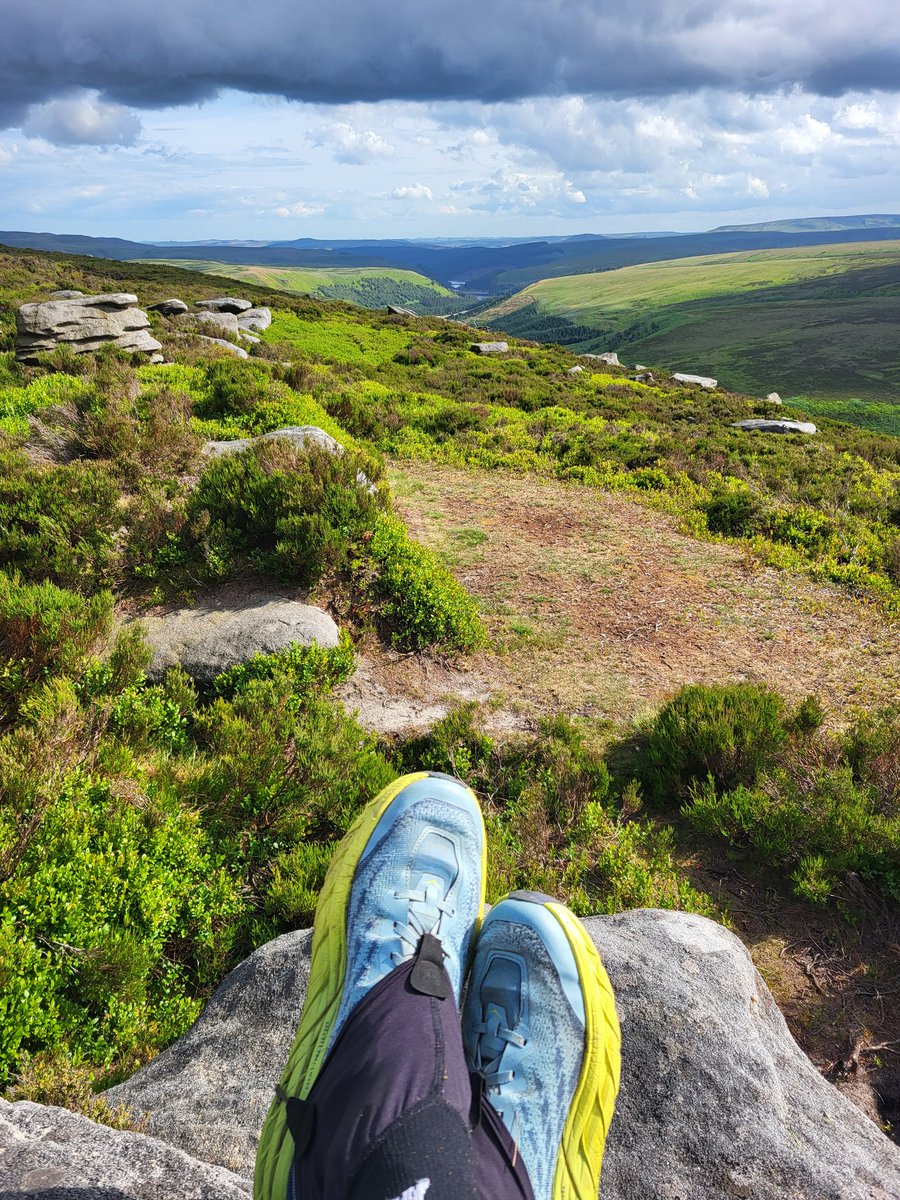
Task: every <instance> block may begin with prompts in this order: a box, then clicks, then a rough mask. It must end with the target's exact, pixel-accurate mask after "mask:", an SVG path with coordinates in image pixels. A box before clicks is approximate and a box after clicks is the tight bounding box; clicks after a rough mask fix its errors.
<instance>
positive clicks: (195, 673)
mask: <svg viewBox="0 0 900 1200" xmlns="http://www.w3.org/2000/svg"><path fill="white" fill-rule="evenodd" d="M143 623H144V626H145V628H146V630H147V642H148V644H149V646H150V647H151V649H152V650H153V660H152V662H151V664H150V668H149V671H148V677H149V678H152V679H155V680H158V679H161V678H162V677H163V675H164V674H165V673H166V671H167V670H168V669H169V667H174V666H176V665H177V664H179V663H180V664H181V666H182V667H183V668H184V670H185V671H187V673H188V675H190V676H191V678H192V679H196V680H197V682H198V683H201V684H209V683H212V681H213V680H214V679H215V677H216V676H217V675H220V674H221V673H222V671H227V670H228V668H229V667H233V666H236V665H237V664H238V663H243V662H246V661H247V659H248V658H252V656H253V655H254V654H274V653H275V651H277V650H286V649H287V648H288V646H292V645H295V644H299V645H301V646H309V645H311V644H312V643H315V644H316V645H319V646H336V645H337V644H338V627H337V625H335V623H334V621H333V620H332V619H331V617H330V616H329V615H328V613H327V612H324V611H323V610H322V609H321V608H314V607H313V606H312V605H311V604H301V603H300V602H299V601H297V600H286V599H285V598H284V597H283V596H256V597H254V598H253V599H252V600H251V601H250V602H248V603H247V604H245V605H243V606H242V607H239V608H234V607H231V608H227V607H225V606H224V605H223V606H220V607H217V606H215V605H213V604H206V605H203V606H200V605H198V606H197V607H196V608H182V609H175V610H174V611H172V612H168V613H163V614H162V615H160V616H151V617H144V618H143Z"/></svg>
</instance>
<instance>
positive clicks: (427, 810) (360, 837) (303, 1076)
mask: <svg viewBox="0 0 900 1200" xmlns="http://www.w3.org/2000/svg"><path fill="white" fill-rule="evenodd" d="M485 856H486V843H485V834H484V821H483V819H482V816H481V809H480V808H479V805H478V801H477V800H476V799H475V796H474V794H473V793H472V792H471V791H470V790H469V788H467V787H466V786H465V784H463V783H460V781H459V780H458V779H453V778H452V777H451V776H449V775H440V774H435V773H429V772H426V771H420V772H418V773H417V774H414V775H404V776H403V777H402V778H400V779H397V780H395V781H394V783H392V784H390V785H389V786H388V787H387V788H385V789H384V791H382V792H381V793H380V794H379V795H378V796H377V797H376V798H375V799H374V800H373V801H371V803H370V804H368V805H367V806H366V808H365V809H364V810H363V812H362V813H361V815H360V816H359V817H358V818H357V820H356V822H355V823H354V824H353V826H352V827H351V829H350V830H349V831H348V832H347V834H346V835H345V836H344V838H343V840H342V841H341V843H340V845H339V846H338V848H337V850H336V851H335V854H334V858H333V859H332V860H331V865H330V866H329V868H328V874H327V875H326V877H325V883H324V885H323V887H322V892H321V894H320V896H319V902H318V905H317V907H316V919H315V928H314V932H313V948H312V961H311V964H310V973H309V985H308V988H307V993H306V1002H305V1004H304V1006H303V1014H302V1016H301V1019H300V1027H299V1029H298V1031H297V1036H296V1039H295V1041H294V1045H293V1048H292V1050H291V1053H290V1056H289V1058H288V1062H287V1066H286V1068H285V1071H284V1074H283V1076H282V1079H281V1083H280V1085H279V1088H278V1097H277V1098H276V1100H275V1101H274V1102H273V1104H272V1107H271V1108H270V1110H269V1115H268V1116H267V1117H266V1121H265V1124H264V1126H263V1131H262V1136H261V1138H260V1144H259V1149H258V1152H257V1160H256V1175H255V1187H254V1195H255V1197H256V1200H284V1197H285V1195H286V1194H287V1193H286V1190H285V1189H286V1187H287V1182H288V1178H289V1175H290V1169H291V1162H292V1159H293V1146H292V1139H291V1136H290V1134H289V1131H288V1127H287V1114H286V1106H287V1100H288V1098H289V1097H297V1098H298V1099H300V1100H305V1099H306V1097H307V1096H308V1095H309V1093H310V1091H311V1089H312V1086H313V1084H314V1083H315V1081H316V1077H317V1076H318V1074H319V1071H320V1070H321V1068H322V1064H323V1063H324V1061H325V1058H326V1055H327V1054H328V1051H329V1050H330V1049H331V1047H332V1046H333V1045H334V1043H335V1041H336V1039H337V1037H338V1035H339V1034H340V1031H341V1029H342V1028H343V1027H344V1024H345V1023H346V1021H347V1018H348V1016H349V1015H350V1013H351V1012H352V1010H353V1009H354V1008H355V1006H356V1005H357V1004H358V1003H359V1002H360V1001H361V1000H362V999H363V997H364V996H365V995H366V993H367V992H369V991H370V990H371V989H372V988H373V987H374V986H375V985H376V984H377V983H378V982H379V981H380V980H382V979H384V978H385V976H387V975H389V974H390V973H391V971H393V970H394V968H395V967H397V966H399V965H400V964H401V963H404V962H407V961H409V960H411V959H413V958H415V957H416V952H417V950H418V949H419V944H420V942H421V941H422V940H423V938H424V936H425V935H428V934H431V935H432V936H433V937H434V938H436V939H438V941H439V942H440V946H439V947H437V946H436V944H435V943H431V947H432V948H433V949H434V950H435V951H436V957H437V959H438V960H440V951H441V950H443V966H444V967H445V968H446V971H447V975H448V976H449V978H450V985H451V988H452V992H453V995H454V997H455V999H456V1003H457V1006H459V1002H460V993H461V991H462V981H463V977H464V975H465V971H466V966H467V964H468V961H469V958H470V953H471V950H472V946H473V942H474V937H475V935H476V933H477V931H478V928H479V926H480V923H481V917H482V913H483V910H484V880H485ZM418 969H419V968H418V964H417V967H416V970H418ZM426 969H428V968H427V966H426ZM435 970H436V971H437V973H438V974H440V979H441V981H442V982H443V986H444V987H446V978H445V977H444V976H443V973H442V972H440V971H439V965H438V964H435Z"/></svg>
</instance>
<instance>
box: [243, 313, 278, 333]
mask: <svg viewBox="0 0 900 1200" xmlns="http://www.w3.org/2000/svg"><path fill="white" fill-rule="evenodd" d="M271 324H272V310H271V308H248V309H247V311H246V312H242V313H241V314H240V316H239V317H238V325H240V327H241V329H255V330H256V332H257V333H262V331H263V330H264V329H268V328H269V326H270V325H271Z"/></svg>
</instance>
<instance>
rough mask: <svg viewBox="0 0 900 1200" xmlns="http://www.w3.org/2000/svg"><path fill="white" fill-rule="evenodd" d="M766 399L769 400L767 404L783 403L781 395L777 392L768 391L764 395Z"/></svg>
mask: <svg viewBox="0 0 900 1200" xmlns="http://www.w3.org/2000/svg"><path fill="white" fill-rule="evenodd" d="M766 400H767V401H768V402H769V404H783V403H784V401H783V400H782V399H781V397H780V396H779V395H778V393H777V392H769V394H768V396H766Z"/></svg>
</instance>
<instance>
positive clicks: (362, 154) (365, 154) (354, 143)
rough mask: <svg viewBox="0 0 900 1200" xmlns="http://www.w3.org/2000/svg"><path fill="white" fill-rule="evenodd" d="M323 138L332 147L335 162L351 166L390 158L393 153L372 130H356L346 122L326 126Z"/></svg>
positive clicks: (385, 140) (384, 139)
mask: <svg viewBox="0 0 900 1200" xmlns="http://www.w3.org/2000/svg"><path fill="white" fill-rule="evenodd" d="M325 138H326V139H327V141H328V142H330V143H331V145H333V147H334V157H335V161H336V162H339V163H345V164H350V165H352V166H361V165H362V164H363V163H369V162H374V161H376V160H377V159H380V158H390V157H391V156H392V155H393V153H394V147H393V145H392V144H391V143H390V142H389V141H388V140H387V138H384V137H382V136H381V134H380V133H377V132H376V131H375V130H374V129H356V128H354V126H353V125H350V124H349V123H348V122H346V121H335V122H333V123H332V124H330V125H328V126H326V129H325ZM314 144H315V145H321V144H322V143H321V142H316V143H314Z"/></svg>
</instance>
